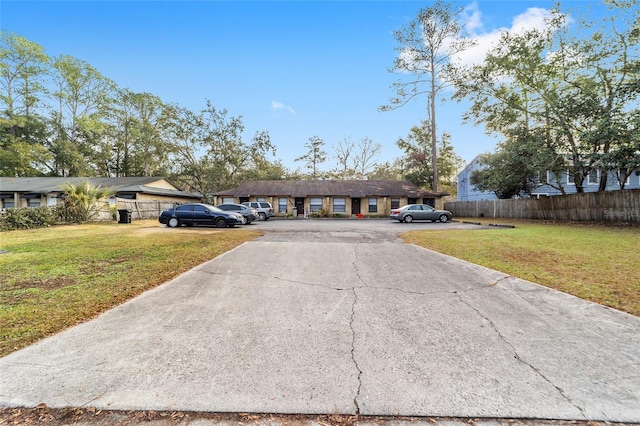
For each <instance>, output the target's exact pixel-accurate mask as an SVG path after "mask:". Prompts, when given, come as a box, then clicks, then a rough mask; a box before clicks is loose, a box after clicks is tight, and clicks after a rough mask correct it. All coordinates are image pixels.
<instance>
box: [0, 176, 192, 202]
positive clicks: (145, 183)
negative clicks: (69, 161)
mask: <svg viewBox="0 0 640 426" xmlns="http://www.w3.org/2000/svg"><path fill="white" fill-rule="evenodd" d="M83 181H89V182H90V183H91V184H92V185H95V186H98V185H99V186H101V187H103V188H109V189H111V190H112V191H113V192H114V193H115V195H114V196H113V197H111V198H110V199H109V205H111V206H115V205H116V202H117V199H118V198H120V199H128V200H142V201H162V202H174V203H188V202H200V200H201V199H202V195H201V194H199V193H190V192H185V191H182V190H181V189H180V188H178V187H177V186H175V185H174V184H173V183H171V182H169V181H168V180H167V179H166V178H163V177H90V178H88V177H17V178H13V177H0V208H1V209H8V208H20V207H39V206H55V205H56V204H57V203H58V199H60V198H61V195H62V194H63V192H64V191H63V190H62V186H64V185H65V184H66V183H69V182H70V183H72V184H78V183H80V182H83Z"/></svg>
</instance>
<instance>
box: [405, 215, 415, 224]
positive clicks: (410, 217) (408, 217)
mask: <svg viewBox="0 0 640 426" xmlns="http://www.w3.org/2000/svg"><path fill="white" fill-rule="evenodd" d="M404 221H405V223H411V222H413V216H411V215H410V214H408V215H406V216H405V217H404Z"/></svg>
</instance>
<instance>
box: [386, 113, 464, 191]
mask: <svg viewBox="0 0 640 426" xmlns="http://www.w3.org/2000/svg"><path fill="white" fill-rule="evenodd" d="M450 139H451V137H450V136H449V135H448V134H446V133H443V134H442V136H441V138H440V143H439V144H437V149H439V152H437V153H436V158H437V163H438V165H439V167H440V169H441V171H442V173H441V174H439V178H440V179H441V184H444V185H445V186H448V187H451V184H452V181H453V178H454V177H455V174H456V173H457V171H458V169H459V168H460V165H461V164H462V159H461V158H460V157H459V156H458V155H456V153H455V151H454V150H453V146H452V145H451V142H450ZM396 145H397V146H398V148H400V150H401V151H403V152H404V155H403V157H402V159H401V164H402V177H403V179H406V180H408V181H409V182H411V183H413V184H415V185H417V186H420V187H430V188H434V187H436V188H437V187H438V185H435V186H434V185H433V182H432V179H433V176H434V175H433V173H432V170H431V159H432V158H433V155H432V154H433V153H432V145H431V129H430V124H429V122H427V121H423V122H422V123H421V125H420V126H413V127H412V128H411V130H410V131H409V134H408V135H407V137H406V138H399V139H398V140H397V141H396Z"/></svg>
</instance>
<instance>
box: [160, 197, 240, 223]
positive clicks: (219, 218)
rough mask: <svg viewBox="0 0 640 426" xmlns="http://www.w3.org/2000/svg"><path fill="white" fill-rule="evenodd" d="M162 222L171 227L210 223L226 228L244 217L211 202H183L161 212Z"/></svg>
mask: <svg viewBox="0 0 640 426" xmlns="http://www.w3.org/2000/svg"><path fill="white" fill-rule="evenodd" d="M158 220H159V221H160V223H162V224H165V225H167V226H169V227H171V228H177V227H178V226H180V225H187V226H193V225H208V226H215V227H216V228H226V227H227V226H234V225H238V224H240V223H242V218H241V217H240V216H239V215H238V214H236V213H231V212H225V211H222V210H220V209H219V208H217V207H214V206H211V205H209V204H202V203H191V204H182V205H179V206H176V207H174V208H173V209H171V210H165V211H163V212H162V213H160V217H159V218H158Z"/></svg>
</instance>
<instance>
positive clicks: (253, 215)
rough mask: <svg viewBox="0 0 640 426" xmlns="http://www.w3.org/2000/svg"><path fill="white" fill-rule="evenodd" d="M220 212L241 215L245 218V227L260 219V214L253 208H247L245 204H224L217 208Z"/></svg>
mask: <svg viewBox="0 0 640 426" xmlns="http://www.w3.org/2000/svg"><path fill="white" fill-rule="evenodd" d="M216 207H217V208H219V209H220V210H224V211H225V212H234V213H239V214H241V215H242V217H243V218H244V221H243V223H242V224H243V225H249V224H250V223H251V222H253V221H254V220H256V219H258V212H257V211H256V209H254V208H252V207H247V206H245V205H244V204H233V203H223V204H218V205H217V206H216Z"/></svg>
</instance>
